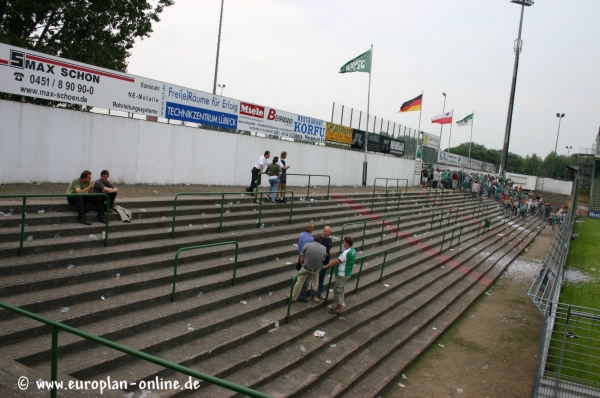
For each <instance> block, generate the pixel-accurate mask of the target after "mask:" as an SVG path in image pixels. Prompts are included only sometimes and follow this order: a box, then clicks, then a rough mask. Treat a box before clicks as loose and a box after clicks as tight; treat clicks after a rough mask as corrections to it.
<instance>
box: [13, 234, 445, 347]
mask: <svg viewBox="0 0 600 398" xmlns="http://www.w3.org/2000/svg"><path fill="white" fill-rule="evenodd" d="M411 227H416V228H412V229H410V230H408V232H404V233H403V234H404V235H407V236H410V234H411V233H414V235H416V234H421V235H424V234H427V233H429V236H430V237H431V238H434V237H436V236H437V237H439V236H440V235H441V234H442V232H441V231H437V230H436V231H433V232H427V231H424V230H427V228H426V227H425V228H423V227H422V226H418V224H416V223H412V226H410V224H406V225H403V228H411ZM376 233H378V230H377V229H373V232H372V233H371V232H370V233H368V234H367V241H366V244H367V246H369V245H371V246H374V245H377V243H378V239H377V237H376V236H374V237H372V238H371V237H370V236H371V235H375V234H376ZM389 235H390V236H389V237H386V239H385V241H391V240H393V239H395V236H394V234H393V233H391V234H389ZM295 239H296V236H295V234H292V235H288V236H285V237H282V241H277V243H280V242H283V243H281V245H283V247H285V246H286V245H289V246H287V247H289V249H288V250H287V251H283V252H282V248H280V247H275V248H274V247H273V246H272V244H270V243H267V242H264V240H263V242H262V243H261V240H260V238H259V240H258V241H256V242H254V243H252V244H251V245H250V246H252V247H253V248H254V249H255V250H256V251H255V252H252V253H248V254H247V255H244V254H241V255H240V256H239V257H238V267H239V271H238V281H241V282H243V281H245V280H251V279H255V278H260V277H261V276H262V273H263V272H264V270H261V269H260V266H259V267H258V270H257V271H254V270H253V269H251V268H248V267H250V266H251V265H253V264H261V263H263V262H271V261H273V262H275V264H273V265H271V266H270V268H269V269H270V271H271V272H281V271H285V270H287V269H288V268H290V267H289V266H288V265H286V263H295V260H296V258H297V254H296V249H295V247H294V246H293V245H291V244H290V242H294V241H295ZM286 242H287V243H286ZM408 244H410V242H409V243H405V246H406V245H408ZM261 245H262V246H261ZM401 247H402V246H398V247H396V249H395V250H398V249H399V248H401ZM261 250H262V251H261ZM210 253H212V256H213V257H214V256H220V255H222V254H223V249H221V248H212V249H206V251H205V252H204V251H203V252H202V254H198V255H194V256H190V257H188V258H183V259H182V262H181V265H180V267H179V272H178V274H179V279H178V280H179V281H180V282H181V281H182V280H183V281H185V280H186V278H200V279H202V278H206V277H207V276H208V275H210V274H215V273H221V274H222V276H220V277H218V278H219V279H220V281H221V282H214V283H217V284H216V285H214V284H213V285H212V286H213V288H214V287H216V286H219V284H220V285H224V284H227V283H229V280H230V279H231V273H232V272H231V267H232V263H231V257H217V258H213V259H212V260H210V259H211V258H212V257H211V254H210ZM278 255H279V256H282V255H284V256H286V257H285V258H281V259H280V260H277V258H278V257H277V256H278ZM170 259H172V254H168V255H162V256H158V257H157V256H152V257H151V259H147V258H145V257H144V258H136V259H134V260H133V261H131V260H120V261H111V262H109V263H100V264H94V265H88V266H83V267H80V266H77V267H74V268H72V269H68V268H60V269H55V270H49V271H41V272H38V273H34V274H24V275H19V276H15V277H14V278H12V280H11V281H12V285H5V286H3V293H4V295H5V296H6V295H8V294H10V293H16V292H21V291H25V292H27V291H28V290H29V292H27V293H21V294H16V295H13V296H8V297H7V298H6V300H7V301H9V302H12V303H14V304H17V305H20V306H21V307H23V308H27V309H30V310H33V311H44V310H47V311H48V309H51V310H49V311H50V313H53V312H54V311H55V310H56V309H57V308H59V307H67V306H71V305H75V304H81V301H85V300H91V301H95V300H97V299H98V297H100V295H105V296H107V297H108V296H111V297H116V296H118V295H120V294H121V295H122V294H125V293H132V294H135V293H136V291H137V290H140V289H146V290H148V291H151V290H152V289H155V286H165V285H167V284H170V282H171V278H172V264H171V262H170V261H169V260H170ZM148 260H151V261H153V263H148V262H147V261H148ZM206 260H209V261H206ZM274 260H276V261H274ZM140 271H141V272H140ZM116 273H119V274H120V275H122V276H123V279H116V278H115V275H116ZM125 276H126V278H125ZM102 278H103V279H102ZM38 279H39V281H38ZM75 283H77V284H75ZM65 284H75V286H74V287H73V288H72V289H71V290H70V291H69V293H70V294H69V296H68V297H67V298H65V297H64V289H63V287H62V286H64V285H65ZM41 287H44V288H46V289H48V290H45V291H43V293H42V295H40V294H37V293H35V292H34V291H33V290H34V289H39V288H41ZM50 287H52V289H49V288H50ZM32 291H33V292H32ZM184 292H185V291H184V290H182V289H178V295H179V296H180V297H181V296H183V295H184ZM150 297H153V296H152V295H148V298H150ZM120 299H123V300H125V301H126V302H127V303H129V304H130V303H131V301H130V300H127V299H126V297H120ZM150 302H151V301H150ZM66 319H71V322H73V319H72V318H69V317H67V318H66ZM4 328H5V329H6V330H11V328H10V327H8V326H6V324H5V326H4ZM4 337H5V338H7V336H6V335H4Z"/></svg>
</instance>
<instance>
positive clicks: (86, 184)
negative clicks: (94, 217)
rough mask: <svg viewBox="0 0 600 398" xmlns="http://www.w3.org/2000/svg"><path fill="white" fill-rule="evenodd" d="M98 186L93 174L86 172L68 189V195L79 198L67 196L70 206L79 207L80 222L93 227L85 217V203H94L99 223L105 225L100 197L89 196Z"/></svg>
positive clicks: (72, 182)
mask: <svg viewBox="0 0 600 398" xmlns="http://www.w3.org/2000/svg"><path fill="white" fill-rule="evenodd" d="M95 186H96V184H95V183H94V181H92V172H91V171H89V170H84V171H83V172H82V173H81V175H80V176H79V178H76V179H74V180H73V181H71V184H70V185H69V187H68V188H67V194H77V196H67V202H69V204H70V205H75V206H77V213H78V214H79V222H80V223H82V224H85V225H92V223H91V222H89V221H88V219H87V217H86V216H85V206H84V204H85V203H93V204H94V206H95V207H96V212H97V213H98V221H99V222H101V223H105V222H106V220H105V219H104V208H103V207H102V201H101V200H100V197H99V196H88V195H87V194H88V193H93V192H94V187H95Z"/></svg>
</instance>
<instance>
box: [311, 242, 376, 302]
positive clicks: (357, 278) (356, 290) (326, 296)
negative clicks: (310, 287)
mask: <svg viewBox="0 0 600 398" xmlns="http://www.w3.org/2000/svg"><path fill="white" fill-rule="evenodd" d="M381 253H383V262H382V263H381V272H380V273H379V283H381V280H382V279H383V271H384V269H385V260H386V259H387V250H380V251H378V252H375V253H370V254H367V255H366V256H363V257H361V258H357V259H356V261H358V260H360V268H359V269H358V275H357V276H356V286H355V287H354V294H356V293H357V292H358V284H359V282H360V276H361V275H362V269H363V264H364V262H365V259H367V258H369V257H373V256H378V255H380V254H381ZM332 278H333V268H332V269H331V272H330V274H329V284H328V285H327V293H326V294H325V302H324V303H323V305H327V300H328V299H329V290H330V289H331V279H332Z"/></svg>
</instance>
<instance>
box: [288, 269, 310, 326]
mask: <svg viewBox="0 0 600 398" xmlns="http://www.w3.org/2000/svg"><path fill="white" fill-rule="evenodd" d="M308 273H309V272H308V271H303V272H300V273H299V274H296V275H294V277H293V278H292V287H291V288H290V297H289V298H288V307H287V315H286V316H285V323H286V325H287V323H288V320H289V319H290V309H291V307H292V295H293V294H294V286H296V282H297V281H298V277H299V276H302V275H307V274H308Z"/></svg>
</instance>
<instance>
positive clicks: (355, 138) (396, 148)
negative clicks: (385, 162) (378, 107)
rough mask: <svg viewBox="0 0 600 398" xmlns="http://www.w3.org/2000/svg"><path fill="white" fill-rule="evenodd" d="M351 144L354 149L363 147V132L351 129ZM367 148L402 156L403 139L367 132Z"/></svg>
mask: <svg viewBox="0 0 600 398" xmlns="http://www.w3.org/2000/svg"><path fill="white" fill-rule="evenodd" d="M353 130H354V131H353V132H352V144H351V147H352V148H354V149H363V150H364V149H365V132H364V131H362V130H356V129H353ZM368 137H369V140H368V144H367V145H368V146H367V150H368V151H372V152H381V153H391V154H392V155H398V156H404V141H400V140H396V139H394V138H391V137H386V136H383V135H379V134H375V133H369V135H368Z"/></svg>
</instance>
